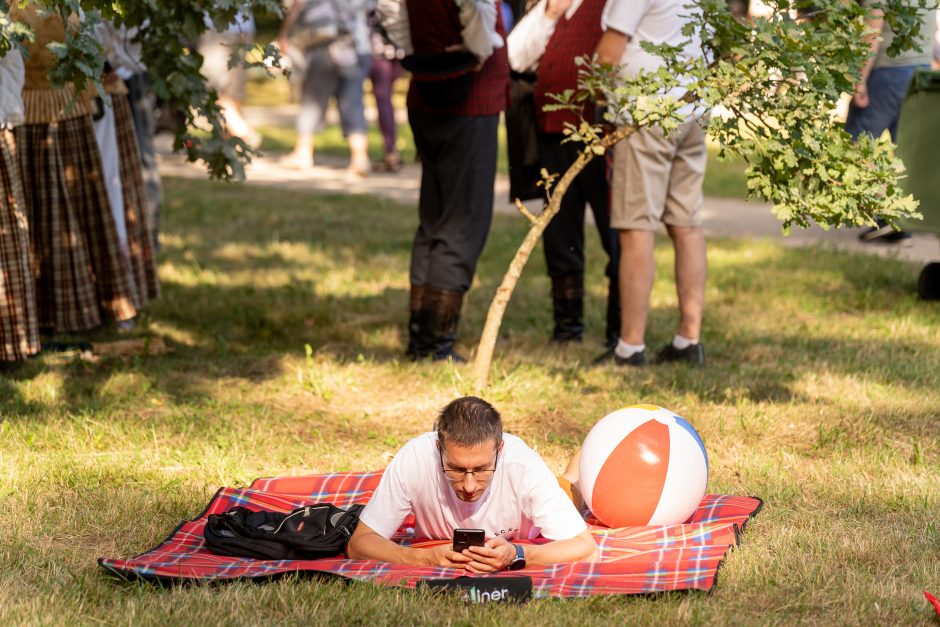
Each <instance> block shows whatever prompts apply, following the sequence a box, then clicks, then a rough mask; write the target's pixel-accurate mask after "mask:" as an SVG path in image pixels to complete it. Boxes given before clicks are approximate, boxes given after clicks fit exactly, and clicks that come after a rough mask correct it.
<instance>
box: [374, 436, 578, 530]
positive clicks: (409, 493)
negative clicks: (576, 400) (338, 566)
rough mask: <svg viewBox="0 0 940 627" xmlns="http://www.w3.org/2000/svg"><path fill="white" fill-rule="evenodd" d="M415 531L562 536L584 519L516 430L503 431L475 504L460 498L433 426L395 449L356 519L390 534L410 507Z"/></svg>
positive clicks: (576, 528) (546, 467)
mask: <svg viewBox="0 0 940 627" xmlns="http://www.w3.org/2000/svg"><path fill="white" fill-rule="evenodd" d="M410 513H414V515H415V521H416V522H415V529H414V533H415V536H417V537H419V538H430V539H435V540H449V539H451V538H452V537H453V536H454V529H456V528H468V529H483V530H484V531H485V532H486V537H487V539H489V538H493V537H501V538H505V539H506V540H510V541H511V540H513V539H531V538H536V537H538V536H539V535H541V536H543V537H545V538H548V539H549V540H567V539H569V538H573V537H575V536H576V535H578V534H579V533H581V532H582V531H584V530H585V529H587V525H586V524H585V522H584V519H582V518H581V515H580V514H578V512H577V510H576V509H575V507H574V504H572V502H571V500H570V499H569V498H568V496H567V495H566V494H565V493H564V491H563V490H562V489H561V487H560V486H559V485H558V480H557V479H556V478H555V475H554V474H553V473H552V471H551V470H549V468H548V466H546V465H545V462H544V461H542V458H541V457H539V456H538V454H537V453H536V452H535V451H533V450H532V449H531V448H529V447H528V446H526V444H525V443H524V442H523V441H522V440H520V439H519V438H517V437H516V436H513V435H509V434H504V435H503V450H502V451H500V454H499V460H498V461H497V465H496V474H495V475H494V476H493V479H492V481H490V484H489V486H488V487H487V488H486V491H485V492H484V493H483V494H482V496H480V498H479V499H478V500H476V501H474V502H472V503H467V502H465V501H461V500H460V499H458V498H457V494H456V493H455V492H454V489H453V488H452V487H451V485H450V483H449V482H448V481H447V479H446V478H445V477H444V473H443V472H442V471H441V458H440V454H439V453H438V448H437V433H436V432H433V431H432V432H429V433H424V434H422V435H420V436H418V437H416V438H415V439H413V440H411V441H410V442H408V443H407V444H405V446H403V447H402V449H401V450H400V451H399V452H398V454H397V455H395V458H394V459H392V462H391V463H390V464H389V465H388V468H387V469H386V470H385V474H384V475H383V476H382V480H381V481H380V482H379V486H378V488H376V491H375V494H373V495H372V499H371V500H370V501H369V504H368V505H366V507H365V509H364V510H363V511H362V515H361V517H360V520H361V521H362V522H363V523H364V524H365V525H367V526H368V527H369V528H370V529H372V530H373V531H375V532H376V533H378V534H379V535H381V536H382V537H385V538H391V537H392V535H393V534H394V533H395V532H396V531H397V530H398V528H399V526H401V523H402V522H403V521H404V520H405V517H407V516H408V514H410Z"/></svg>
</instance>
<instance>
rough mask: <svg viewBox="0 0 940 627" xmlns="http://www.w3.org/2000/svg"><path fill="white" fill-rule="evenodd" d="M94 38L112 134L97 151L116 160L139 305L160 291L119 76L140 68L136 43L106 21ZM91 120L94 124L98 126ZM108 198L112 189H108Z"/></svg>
mask: <svg viewBox="0 0 940 627" xmlns="http://www.w3.org/2000/svg"><path fill="white" fill-rule="evenodd" d="M95 38H96V39H97V40H98V43H100V44H101V47H102V49H103V50H104V53H105V58H106V60H107V64H108V67H109V68H110V70H111V71H108V72H106V73H105V76H104V77H103V78H102V81H101V82H102V84H103V86H104V90H105V92H106V93H107V95H108V97H109V98H110V101H111V104H110V106H108V107H106V113H108V114H109V115H110V117H111V120H112V122H111V123H112V124H113V132H114V143H113V149H114V152H113V154H108V153H107V152H106V151H105V149H104V147H102V150H101V156H102V161H103V162H105V163H107V162H108V161H109V160H113V161H115V164H116V166H117V172H118V189H117V196H118V198H119V199H120V202H121V206H122V215H121V220H120V221H118V220H116V222H119V224H123V228H124V233H125V240H124V247H125V250H124V252H125V255H126V256H127V259H128V262H129V265H130V270H131V278H132V281H133V284H134V286H135V288H136V292H135V295H136V300H135V304H136V306H137V308H138V309H140V308H141V307H143V306H144V305H145V304H146V303H147V301H149V300H151V299H154V298H156V297H157V296H158V295H159V285H158V283H157V268H156V257H155V253H154V249H153V237H152V234H153V232H154V229H153V227H152V225H151V224H150V217H151V212H150V211H149V210H148V202H149V201H148V197H147V191H146V187H145V184H144V167H143V161H142V157H141V153H142V151H141V149H140V147H139V145H138V141H137V132H136V130H135V126H134V118H133V110H132V108H131V103H130V100H129V89H128V87H127V85H126V84H125V82H124V81H123V80H121V76H128V77H130V76H133V70H134V69H139V68H140V67H141V65H140V45H139V44H135V43H133V42H132V41H131V36H130V35H129V34H128V32H127V29H126V28H124V27H118V26H115V24H113V23H112V22H111V21H109V20H99V21H98V22H97V23H96V24H95ZM99 123H100V121H99V122H96V125H97V124H99ZM108 194H109V197H110V194H111V189H110V188H109V189H108Z"/></svg>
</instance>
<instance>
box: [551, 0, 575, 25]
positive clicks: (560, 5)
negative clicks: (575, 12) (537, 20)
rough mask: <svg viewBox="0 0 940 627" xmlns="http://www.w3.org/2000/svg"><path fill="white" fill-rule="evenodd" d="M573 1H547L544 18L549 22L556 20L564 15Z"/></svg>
mask: <svg viewBox="0 0 940 627" xmlns="http://www.w3.org/2000/svg"><path fill="white" fill-rule="evenodd" d="M572 1H573V0H548V2H547V3H546V4H545V17H547V18H548V19H550V20H557V19H559V18H560V17H561V16H562V15H564V14H565V11H567V10H568V9H569V8H571V3H572Z"/></svg>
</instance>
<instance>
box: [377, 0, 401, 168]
mask: <svg viewBox="0 0 940 627" xmlns="http://www.w3.org/2000/svg"><path fill="white" fill-rule="evenodd" d="M377 20H378V18H377V17H376V16H375V14H374V13H372V14H370V16H369V25H370V27H371V31H372V32H371V40H372V68H371V69H370V70H369V80H370V81H371V82H372V97H373V98H375V109H376V111H377V113H378V116H379V130H381V131H382V148H383V149H384V151H385V157H384V158H383V159H382V162H381V163H379V164H378V165H376V166H375V169H376V170H378V171H379V172H398V171H399V170H400V169H401V154H400V153H399V152H398V123H397V122H396V121H395V106H394V105H393V104H392V92H393V87H394V85H395V81H396V80H397V79H398V77H399V76H401V73H402V67H401V59H402V57H404V56H405V52H404V50H402V49H401V48H399V47H398V46H396V45H395V44H393V43H392V42H390V41H388V39H387V38H386V37H385V36H384V35H383V34H382V32H381V29H380V28H379V26H378V22H377Z"/></svg>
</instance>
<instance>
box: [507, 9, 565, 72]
mask: <svg viewBox="0 0 940 627" xmlns="http://www.w3.org/2000/svg"><path fill="white" fill-rule="evenodd" d="M581 2H582V0H574V1H573V2H572V3H571V6H569V7H568V10H567V11H565V19H567V20H570V19H571V17H572V16H573V15H574V14H575V12H576V11H577V10H578V8H579V7H580V6H581ZM547 3H548V0H539V3H538V4H536V5H535V6H534V7H532V10H531V11H529V12H528V13H526V14H525V15H524V16H523V18H522V19H521V20H519V22H518V23H517V24H516V25H515V27H514V28H513V29H512V32H510V33H509V37H508V38H507V39H506V44H507V46H508V48H507V52H508V53H509V66H510V67H511V68H512V69H514V70H515V71H516V72H535V71H536V70H537V69H538V67H539V60H540V59H541V58H542V55H543V54H545V48H546V47H547V46H548V41H549V40H550V39H551V38H552V35H553V34H554V33H555V25H556V24H558V20H553V19H551V18H550V17H548V16H547V15H545V7H546V5H547Z"/></svg>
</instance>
